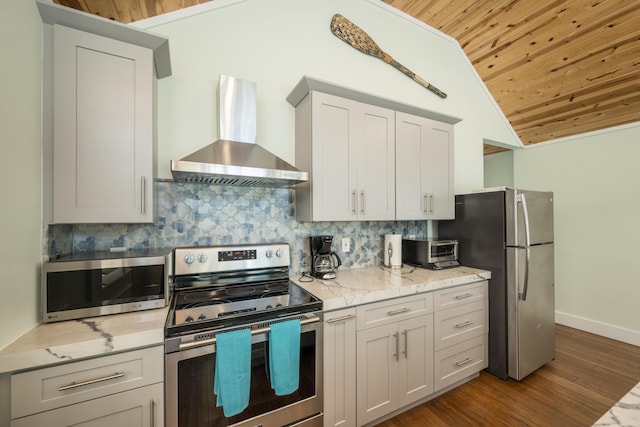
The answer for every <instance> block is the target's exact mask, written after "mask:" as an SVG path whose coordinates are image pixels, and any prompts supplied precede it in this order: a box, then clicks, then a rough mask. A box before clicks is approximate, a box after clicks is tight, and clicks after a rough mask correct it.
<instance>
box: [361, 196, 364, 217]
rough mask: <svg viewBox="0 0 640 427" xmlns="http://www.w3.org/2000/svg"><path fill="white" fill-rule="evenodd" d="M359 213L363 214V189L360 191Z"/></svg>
mask: <svg viewBox="0 0 640 427" xmlns="http://www.w3.org/2000/svg"><path fill="white" fill-rule="evenodd" d="M360 213H361V214H363V215H364V190H362V191H360Z"/></svg>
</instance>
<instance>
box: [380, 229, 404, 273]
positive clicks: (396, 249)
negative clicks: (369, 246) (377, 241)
mask: <svg viewBox="0 0 640 427" xmlns="http://www.w3.org/2000/svg"><path fill="white" fill-rule="evenodd" d="M383 252H384V266H385V267H391V268H400V267H402V234H385V235H384V250H383Z"/></svg>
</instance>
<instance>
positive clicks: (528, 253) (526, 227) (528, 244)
mask: <svg viewBox="0 0 640 427" xmlns="http://www.w3.org/2000/svg"><path fill="white" fill-rule="evenodd" d="M520 201H521V203H522V216H523V218H524V240H525V242H524V243H525V245H526V247H525V261H524V284H523V286H522V292H520V293H519V295H518V299H520V300H522V301H526V300H527V291H528V290H529V263H530V262H531V234H530V230H529V211H528V210H527V198H526V197H525V195H524V193H522V194H521V195H520Z"/></svg>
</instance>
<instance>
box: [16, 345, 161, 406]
mask: <svg viewBox="0 0 640 427" xmlns="http://www.w3.org/2000/svg"><path fill="white" fill-rule="evenodd" d="M163 381H164V351H163V347H162V346H156V347H149V348H145V349H141V350H134V351H129V352H124V353H117V354H111V355H109V356H102V357H97V358H94V359H88V360H81V361H78V362H73V363H67V364H64V365H57V366H52V367H49V368H43V369H37V370H33V371H27V372H23V373H19V374H14V375H12V376H11V418H19V417H24V416H26V415H30V414H35V413H38V412H43V411H48V410H51V409H55V408H59V407H62V406H66V405H71V404H74V403H79V402H84V401H87V400H90V399H95V398H98V397H102V396H107V395H110V394H113V393H120V392H123V391H126V390H131V389H134V388H138V387H142V386H146V385H150V384H155V383H160V382H163Z"/></svg>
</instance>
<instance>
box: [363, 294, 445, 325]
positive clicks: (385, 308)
mask: <svg viewBox="0 0 640 427" xmlns="http://www.w3.org/2000/svg"><path fill="white" fill-rule="evenodd" d="M357 312H358V320H357V329H358V330H361V329H367V328H372V327H375V326H382V325H388V324H390V323H394V322H397V321H400V320H404V319H410V318H412V317H416V316H421V315H423V314H427V313H431V312H433V295H432V294H431V293H424V294H419V295H413V296H410V297H401V298H394V299H391V300H386V301H381V302H376V303H373V304H366V305H361V306H359V307H358V309H357Z"/></svg>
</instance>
